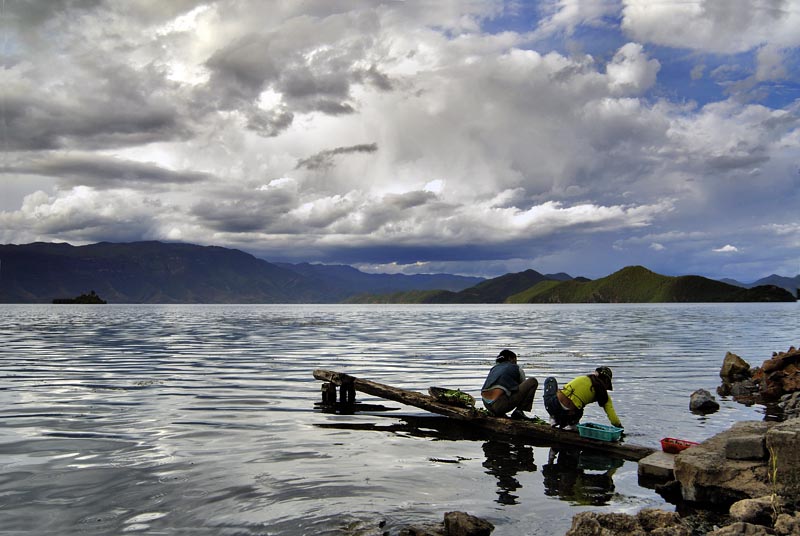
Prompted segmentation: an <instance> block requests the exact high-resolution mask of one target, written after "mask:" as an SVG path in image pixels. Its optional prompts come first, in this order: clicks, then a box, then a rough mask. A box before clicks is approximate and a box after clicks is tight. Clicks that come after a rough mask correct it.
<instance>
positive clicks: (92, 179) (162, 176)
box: [6, 153, 213, 189]
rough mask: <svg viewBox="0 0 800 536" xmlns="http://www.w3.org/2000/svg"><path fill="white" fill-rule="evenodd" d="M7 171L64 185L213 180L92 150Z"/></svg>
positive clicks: (148, 184)
mask: <svg viewBox="0 0 800 536" xmlns="http://www.w3.org/2000/svg"><path fill="white" fill-rule="evenodd" d="M6 171H7V172H11V173H18V174H23V175H43V176H50V177H54V178H56V179H57V180H58V182H59V183H61V184H63V185H67V186H92V187H93V188H95V189H109V188H121V187H130V188H141V187H147V188H153V189H164V188H168V187H170V186H174V185H180V184H192V183H198V182H202V181H210V180H212V178H213V177H212V176H211V175H209V174H207V173H201V172H196V171H172V170H169V169H165V168H163V167H161V166H159V165H156V164H153V163H148V162H137V161H130V160H122V159H120V158H114V157H106V156H102V155H95V154H89V153H87V154H83V155H75V154H66V155H58V154H56V155H51V156H48V157H46V158H44V159H41V160H34V161H32V162H29V163H25V164H20V165H16V166H9V167H8V168H7V169H6Z"/></svg>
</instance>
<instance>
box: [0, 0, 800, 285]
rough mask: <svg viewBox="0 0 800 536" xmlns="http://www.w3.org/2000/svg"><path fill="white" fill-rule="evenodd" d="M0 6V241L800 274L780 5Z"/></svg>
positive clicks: (768, 0) (616, 0)
mask: <svg viewBox="0 0 800 536" xmlns="http://www.w3.org/2000/svg"><path fill="white" fill-rule="evenodd" d="M0 2H2V5H1V6H0V10H1V11H0V14H1V24H2V27H0V43H2V45H1V46H2V51H3V52H2V57H1V58H2V75H1V76H2V78H1V79H0V105H1V106H2V108H0V118H1V119H2V121H1V122H0V155H1V156H0V159H1V160H0V194H2V195H0V243H6V244H10V243H15V244H23V243H29V242H34V241H46V242H51V241H54V242H62V241H63V242H69V243H71V244H74V245H81V244H88V243H93V242H99V241H111V242H130V241H138V240H161V241H168V242H189V243H195V244H202V245H216V246H224V247H230V248H237V249H241V250H243V251H247V252H249V253H252V254H254V255H256V256H258V257H261V258H264V259H266V260H269V261H281V262H321V263H331V264H349V265H352V266H355V267H358V268H360V269H362V270H365V271H368V272H384V273H406V274H413V273H453V274H463V275H478V276H483V277H495V276H498V275H502V274H505V273H509V272H519V271H523V270H526V269H529V268H532V269H534V270H537V271H539V272H542V273H556V272H566V273H568V274H570V275H572V276H585V277H590V278H597V277H603V276H605V275H608V274H610V273H612V272H614V271H616V270H619V269H621V268H623V267H625V266H630V265H644V266H646V267H648V268H650V269H651V270H653V271H656V272H658V273H661V274H665V275H684V274H696V275H703V276H706V277H714V278H723V277H730V278H735V279H738V280H739V281H743V282H752V281H755V280H756V279H759V278H761V277H764V276H767V275H769V274H773V273H777V274H780V275H785V276H794V275H796V274H798V273H800V210H798V206H800V128H798V127H800V31H798V28H800V0H582V1H579V0H541V1H536V2H534V1H523V0H405V1H403V0H305V1H301V0H215V1H208V2H201V1H194V0H170V1H168V2H164V1H162V0H47V1H34V2H31V1H23V0H0Z"/></svg>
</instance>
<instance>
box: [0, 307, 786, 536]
mask: <svg viewBox="0 0 800 536" xmlns="http://www.w3.org/2000/svg"><path fill="white" fill-rule="evenodd" d="M799 309H800V307H798V304H796V303H789V304H708V305H707V304H690V305H673V304H670V305H558V306H522V305H521V306H508V305H498V306H484V305H480V306H341V305H331V306H325V305H307V306H297V305H264V306H261V305H256V306H224V305H209V306H206V305H202V306H199V305H195V306H151V305H147V306H142V305H108V306H69V305H61V306H50V305H3V306H2V309H0V532H2V534H4V535H14V534H20V535H22V534H25V535H30V534H42V535H45V534H60V535H68V534H98V535H100V534H102V535H110V534H169V535H176V534H192V535H237V536H239V535H277V534H287V535H299V534H309V535H310V534H363V535H367V534H380V532H381V530H389V531H390V532H391V533H392V534H394V533H396V531H397V530H398V529H399V528H400V527H402V526H405V525H407V524H411V523H418V522H437V521H441V519H442V516H443V514H444V512H447V511H451V510H463V511H468V512H470V513H472V514H474V515H478V516H480V517H484V518H487V519H489V520H490V521H491V522H492V523H494V524H495V526H496V527H497V528H496V530H495V533H494V534H495V535H512V534H513V535H517V534H564V532H565V531H566V530H567V528H568V527H569V525H570V521H571V518H572V516H573V515H574V514H575V513H577V512H578V511H582V510H587V509H591V510H600V511H616V512H636V511H638V510H639V509H641V508H643V507H647V506H665V507H666V508H668V509H672V507H671V506H670V505H665V504H664V502H663V500H662V499H661V498H660V497H659V496H658V495H657V494H655V493H654V492H653V491H651V490H649V489H646V488H642V487H640V486H639V485H638V483H637V472H636V464H635V463H632V462H621V461H618V460H613V459H610V458H605V457H603V456H597V455H590V454H586V453H584V454H582V455H579V454H578V453H573V452H561V453H558V455H557V456H556V457H555V458H553V457H552V454H555V452H551V450H550V449H549V448H548V446H546V445H538V446H533V445H526V444H513V443H508V442H504V441H502V440H499V439H497V438H491V437H487V436H470V437H466V438H465V437H463V436H459V435H457V434H454V433H453V432H451V431H448V430H446V429H439V427H438V423H439V419H438V418H435V417H432V416H431V415H430V414H428V413H426V412H424V411H422V410H418V409H416V408H411V407H407V406H402V405H400V404H397V403H394V402H389V401H381V400H377V399H374V398H371V397H368V396H366V395H363V394H359V395H358V398H359V400H360V401H362V402H374V403H383V404H384V405H386V406H388V407H392V408H396V409H395V410H394V411H389V412H369V413H364V414H357V415H336V414H328V413H323V412H321V411H319V410H318V409H316V408H315V406H314V404H315V403H316V402H317V401H318V400H319V399H320V382H319V381H317V380H315V379H314V378H313V376H312V371H313V370H314V369H315V368H325V369H330V370H336V371H344V372H348V373H351V374H354V375H356V376H359V377H362V378H365V379H371V380H375V381H379V382H383V383H387V384H390V385H393V386H396V387H402V388H405V389H410V390H416V391H421V392H427V389H428V387H430V386H432V385H438V386H445V387H452V388H456V387H458V388H461V389H462V390H465V391H467V392H469V393H471V394H473V395H474V396H476V397H478V394H479V389H480V386H481V384H482V382H483V378H484V376H485V375H486V372H487V371H488V369H489V368H490V367H491V365H492V364H493V362H494V356H495V355H497V353H498V351H499V350H500V349H502V348H505V347H508V348H512V349H513V350H515V351H516V352H517V353H519V354H520V364H522V365H523V367H524V368H525V370H526V372H527V374H528V375H529V376H536V377H538V378H539V379H540V382H542V381H543V379H544V378H545V377H546V376H549V375H554V376H556V377H557V378H558V379H559V380H560V381H566V380H569V379H571V378H572V377H573V376H574V375H577V374H581V373H585V372H588V371H591V370H593V369H594V368H595V367H596V366H598V365H599V364H604V365H609V366H611V367H612V368H613V369H614V387H615V389H614V391H613V393H612V394H613V397H614V403H615V406H616V408H617V411H618V413H619V414H620V417H621V418H622V421H623V423H624V425H625V428H626V433H627V439H626V440H627V441H629V442H632V443H637V444H644V445H649V446H652V447H657V446H658V441H659V439H660V438H662V437H664V436H673V437H681V438H685V439H691V440H702V439H705V438H707V437H709V436H711V435H713V434H715V433H717V432H719V431H721V430H723V429H725V428H727V427H728V426H729V425H730V424H731V423H733V422H735V421H738V420H747V419H757V420H760V419H762V418H763V414H764V411H763V408H760V407H757V406H754V407H745V406H742V405H739V404H736V403H734V402H732V401H730V400H726V399H723V400H720V402H721V404H722V408H721V410H720V411H719V412H717V413H716V414H713V415H710V416H707V417H699V416H695V415H692V414H691V413H689V411H688V404H689V395H690V394H691V393H692V392H693V391H694V390H696V389H698V388H705V389H708V390H710V391H712V392H714V389H715V388H716V386H717V385H718V384H719V376H718V373H719V368H720V365H721V364H722V359H723V357H724V356H725V352H726V351H732V352H735V353H737V354H739V355H740V356H742V357H743V358H744V359H745V360H747V361H748V362H749V363H751V365H753V366H757V365H760V364H761V362H762V361H763V360H764V359H767V358H769V357H770V356H771V354H772V352H773V351H778V350H781V351H783V350H786V349H787V348H788V347H789V346H790V345H797V344H798V342H800V341H798V339H797V336H798V312H799ZM534 413H536V414H538V415H540V416H546V412H545V411H544V408H543V405H542V402H541V397H540V393H537V396H536V402H535V404H534ZM585 420H593V421H597V422H607V421H606V420H605V416H604V414H603V413H602V410H600V408H599V407H597V406H596V405H592V406H590V408H589V409H588V411H587V416H586V417H585ZM379 521H384V522H385V527H384V528H383V529H379V528H378V526H377V523H378V522H379Z"/></svg>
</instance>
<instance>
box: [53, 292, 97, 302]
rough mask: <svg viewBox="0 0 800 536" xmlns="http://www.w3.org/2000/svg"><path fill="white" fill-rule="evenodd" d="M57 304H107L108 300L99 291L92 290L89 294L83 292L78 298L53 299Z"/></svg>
mask: <svg viewBox="0 0 800 536" xmlns="http://www.w3.org/2000/svg"><path fill="white" fill-rule="evenodd" d="M53 303H55V304H74V303H79V304H89V305H105V304H106V301H105V300H104V299H102V298H101V297H100V296H98V295H97V293H96V292H95V291H94V290H92V291H90V292H89V294H81V295H80V296H78V297H76V298H55V299H54V300H53Z"/></svg>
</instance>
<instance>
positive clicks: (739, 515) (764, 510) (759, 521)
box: [730, 495, 778, 526]
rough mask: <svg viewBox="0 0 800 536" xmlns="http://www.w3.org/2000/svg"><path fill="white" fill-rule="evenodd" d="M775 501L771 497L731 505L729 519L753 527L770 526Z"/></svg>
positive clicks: (775, 506)
mask: <svg viewBox="0 0 800 536" xmlns="http://www.w3.org/2000/svg"><path fill="white" fill-rule="evenodd" d="M775 501H777V499H775V498H773V497H772V496H771V495H766V496H764V497H758V498H756V499H744V500H741V501H738V502H735V503H733V504H732V505H731V510H730V514H731V518H732V519H733V520H735V521H744V522H745V523H752V524H754V525H765V526H771V525H772V516H773V514H774V513H775V509H776V508H778V504H777V503H776V502H775Z"/></svg>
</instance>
